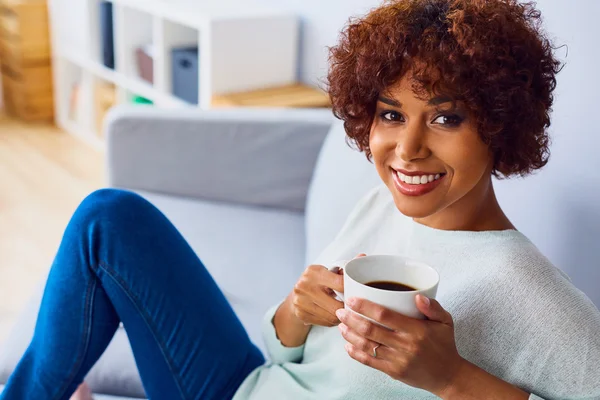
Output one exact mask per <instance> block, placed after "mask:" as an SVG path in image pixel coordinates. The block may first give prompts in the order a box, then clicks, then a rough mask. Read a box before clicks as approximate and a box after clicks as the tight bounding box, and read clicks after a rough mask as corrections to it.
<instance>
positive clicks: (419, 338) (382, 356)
mask: <svg viewBox="0 0 600 400" xmlns="http://www.w3.org/2000/svg"><path fill="white" fill-rule="evenodd" d="M416 302H417V308H418V309H419V310H420V311H421V312H422V313H423V314H424V315H425V316H426V317H427V318H428V320H418V319H414V318H409V317H406V316H404V315H402V314H399V313H397V312H395V311H392V310H389V309H387V308H385V307H382V306H380V305H378V304H375V303H372V302H370V301H368V300H364V299H348V301H347V304H348V306H349V307H350V308H351V309H352V310H354V311H356V312H357V313H360V314H362V315H364V316H366V317H369V318H371V319H373V320H374V321H378V322H380V323H381V324H383V325H385V326H387V327H390V328H391V329H393V330H389V329H386V328H384V327H382V326H379V325H377V324H374V323H372V322H370V321H368V320H367V319H365V318H362V317H361V316H359V315H356V314H355V313H352V312H349V311H347V310H344V309H340V310H338V311H337V316H338V318H339V319H340V321H341V322H342V323H341V324H340V325H339V326H338V327H339V329H340V331H341V332H342V335H343V336H344V338H345V339H346V340H347V341H348V343H347V344H346V351H347V352H348V354H349V355H350V357H352V358H354V359H355V360H357V361H359V362H361V363H363V364H365V365H368V366H370V367H372V368H375V369H378V370H380V371H382V372H385V373H386V374H388V375H389V376H391V377H392V378H394V379H397V380H399V381H402V382H404V383H406V384H407V385H410V386H414V387H417V388H420V389H424V390H427V391H429V392H431V393H433V394H436V395H438V396H440V397H442V396H441V395H442V394H443V393H444V392H446V391H447V390H449V389H450V387H451V385H452V384H453V380H454V378H455V376H457V373H458V371H459V369H460V367H461V366H462V365H463V361H464V359H463V358H462V357H461V356H460V355H459V354H458V351H457V349H456V343H455V340H454V323H453V321H452V316H451V315H450V313H448V312H447V311H446V310H444V309H443V308H442V306H441V305H440V304H439V303H438V302H437V301H436V300H433V299H428V298H427V297H424V296H420V295H419V296H417V300H416ZM377 345H379V347H377V350H376V353H377V356H376V357H374V353H373V349H374V348H375V347H376V346H377Z"/></svg>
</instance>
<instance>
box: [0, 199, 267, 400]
mask: <svg viewBox="0 0 600 400" xmlns="http://www.w3.org/2000/svg"><path fill="white" fill-rule="evenodd" d="M119 321H123V324H124V326H125V329H126V330H127V334H128V336H129V338H130V341H131V346H132V349H133V353H134V356H135V358H136V363H137V365H138V369H139V371H140V375H141V377H142V381H143V382H144V388H145V390H146V392H147V394H148V396H149V397H150V398H168V399H195V398H202V399H219V400H221V399H228V398H230V397H232V396H233V394H234V393H235V391H236V390H237V388H238V387H239V385H240V384H241V382H242V381H243V380H244V379H245V377H246V376H247V375H248V374H249V373H250V372H251V371H252V370H253V369H255V368H256V367H258V366H259V365H261V364H262V363H263V362H264V358H263V356H262V354H261V353H260V351H259V350H258V349H257V348H256V346H254V345H253V344H252V343H251V342H250V340H249V338H248V335H247V334H246V332H245V330H244V329H243V327H242V325H241V323H240V322H239V320H238V319H237V317H236V316H235V314H234V312H233V310H232V309H231V307H230V305H229V304H228V302H227V300H226V299H225V297H224V296H223V294H222V293H221V291H220V290H219V288H218V287H217V285H216V284H215V282H214V281H213V279H212V277H211V276H210V274H209V273H208V271H207V270H206V269H205V268H204V266H203V265H202V263H201V262H200V260H199V259H198V258H197V256H196V255H195V253H194V252H193V250H192V249H191V248H190V247H189V245H188V244H187V242H186V241H185V240H184V239H183V237H182V236H181V235H180V233H179V232H178V231H177V230H176V229H175V227H174V226H173V225H172V224H171V223H170V222H169V221H168V220H167V218H166V217H165V216H164V215H162V214H161V213H160V212H159V211H158V210H157V209H156V208H155V207H154V206H152V205H151V204H150V203H148V202H147V201H145V200H144V199H142V198H141V197H139V196H137V195H135V194H133V193H129V192H124V191H118V190H111V189H108V190H101V191H98V192H95V193H94V194H92V195H90V196H89V197H88V198H87V199H86V200H84V201H83V203H82V204H81V205H80V207H79V208H78V210H77V211H76V213H75V215H74V216H73V218H72V220H71V221H70V223H69V226H68V227H67V230H66V232H65V235H64V238H63V240H62V243H61V245H60V248H59V251H58V254H57V256H56V259H55V261H54V264H53V266H52V269H51V272H50V275H49V278H48V282H47V285H46V290H45V292H44V298H43V300H42V306H41V308H40V312H39V316H38V321H37V324H36V329H35V333H34V337H33V339H32V342H31V344H30V346H29V348H28V350H27V351H26V353H25V355H24V356H23V358H22V360H21V361H20V363H19V365H18V366H17V368H16V370H15V371H14V373H13V375H12V376H11V378H10V380H9V382H8V384H7V386H6V389H5V391H4V393H3V395H2V396H0V397H1V398H2V399H4V400H21V399H34V398H35V399H42V398H43V399H52V400H54V399H68V398H69V396H70V395H71V394H72V393H73V392H74V391H75V389H76V388H77V386H78V385H79V384H80V383H81V382H82V380H83V378H84V377H85V375H86V374H87V372H88V371H89V369H90V368H91V367H92V366H93V365H94V363H95V362H96V360H97V359H98V358H99V357H100V355H101V354H102V353H103V352H104V350H105V349H106V346H107V345H108V343H109V342H110V340H111V338H112V336H113V335H114V332H115V331H116V329H117V327H118V324H119Z"/></svg>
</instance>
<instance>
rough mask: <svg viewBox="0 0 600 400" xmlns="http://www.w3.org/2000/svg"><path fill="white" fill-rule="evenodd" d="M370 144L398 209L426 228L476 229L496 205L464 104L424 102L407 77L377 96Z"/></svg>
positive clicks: (486, 156)
mask: <svg viewBox="0 0 600 400" xmlns="http://www.w3.org/2000/svg"><path fill="white" fill-rule="evenodd" d="M369 146H370V149H371V152H372V154H373V161H374V163H375V166H376V167H377V171H378V173H379V175H380V177H381V179H382V180H383V182H384V183H385V184H386V185H387V187H388V188H389V190H390V192H391V193H392V195H393V197H394V202H395V204H396V207H397V208H398V210H400V212H401V213H402V214H404V215H406V216H409V217H412V218H415V219H416V220H418V221H419V222H421V223H424V224H425V225H429V226H431V227H435V228H440V229H466V228H469V227H471V228H473V227H474V226H477V225H478V224H479V222H480V220H481V219H482V218H485V216H484V215H483V214H485V213H486V210H491V209H493V208H494V204H496V203H495V196H494V194H493V189H492V182H491V172H492V167H493V158H492V155H491V153H490V151H489V148H488V146H487V145H486V144H485V143H484V142H483V141H482V140H481V138H480V136H479V134H478V132H477V129H476V124H475V121H474V118H473V117H472V116H471V115H469V112H468V110H467V108H466V107H465V106H464V104H461V102H460V101H457V102H454V103H453V102H452V99H450V98H449V97H445V96H434V97H432V98H428V99H423V98H422V97H421V98H420V97H419V96H418V95H417V94H415V93H414V92H413V90H412V88H411V81H410V80H409V78H408V77H404V78H403V79H402V80H400V81H399V82H398V83H396V84H395V85H393V86H392V87H390V88H388V90H387V91H385V92H383V93H382V94H381V96H380V97H379V101H378V102H377V109H376V111H375V117H374V119H373V123H372V126H371V132H370V139H369ZM492 203H493V204H492Z"/></svg>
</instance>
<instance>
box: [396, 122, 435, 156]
mask: <svg viewBox="0 0 600 400" xmlns="http://www.w3.org/2000/svg"><path fill="white" fill-rule="evenodd" d="M426 136H427V127H426V126H424V124H422V123H420V122H414V123H412V124H407V125H406V127H405V129H403V130H402V133H401V134H400V135H398V136H397V143H396V155H397V156H398V157H399V158H400V159H402V161H405V162H410V161H414V160H419V159H424V158H427V157H428V156H429V155H430V151H429V149H428V147H427V144H426Z"/></svg>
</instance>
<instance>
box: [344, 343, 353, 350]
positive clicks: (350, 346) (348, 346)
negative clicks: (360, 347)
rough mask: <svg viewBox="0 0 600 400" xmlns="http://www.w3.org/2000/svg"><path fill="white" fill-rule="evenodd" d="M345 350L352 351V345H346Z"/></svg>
mask: <svg viewBox="0 0 600 400" xmlns="http://www.w3.org/2000/svg"><path fill="white" fill-rule="evenodd" d="M344 348H345V349H346V351H348V352H350V351H352V345H351V344H350V343H346V344H345V345H344Z"/></svg>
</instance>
